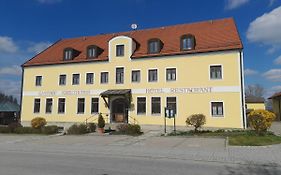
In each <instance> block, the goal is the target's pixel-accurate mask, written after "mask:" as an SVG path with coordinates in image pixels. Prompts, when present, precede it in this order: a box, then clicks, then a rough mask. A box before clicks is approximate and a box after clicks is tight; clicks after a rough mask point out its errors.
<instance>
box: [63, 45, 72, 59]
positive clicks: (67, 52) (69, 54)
mask: <svg viewBox="0 0 281 175" xmlns="http://www.w3.org/2000/svg"><path fill="white" fill-rule="evenodd" d="M73 57H74V49H72V48H67V49H64V53H63V60H72V59H73Z"/></svg>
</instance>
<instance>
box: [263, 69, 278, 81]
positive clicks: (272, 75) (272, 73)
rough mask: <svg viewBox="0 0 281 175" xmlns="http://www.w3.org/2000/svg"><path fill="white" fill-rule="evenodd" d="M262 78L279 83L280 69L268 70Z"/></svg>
mask: <svg viewBox="0 0 281 175" xmlns="http://www.w3.org/2000/svg"><path fill="white" fill-rule="evenodd" d="M263 76H264V77H265V78H266V79H268V80H270V81H275V82H279V81H280V82H281V69H270V70H269V71H267V72H265V73H264V74H263Z"/></svg>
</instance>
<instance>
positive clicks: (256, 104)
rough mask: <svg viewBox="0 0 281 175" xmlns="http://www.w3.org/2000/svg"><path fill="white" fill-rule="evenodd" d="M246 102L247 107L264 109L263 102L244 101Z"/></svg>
mask: <svg viewBox="0 0 281 175" xmlns="http://www.w3.org/2000/svg"><path fill="white" fill-rule="evenodd" d="M246 104H247V109H253V110H256V109H265V104H264V103H246Z"/></svg>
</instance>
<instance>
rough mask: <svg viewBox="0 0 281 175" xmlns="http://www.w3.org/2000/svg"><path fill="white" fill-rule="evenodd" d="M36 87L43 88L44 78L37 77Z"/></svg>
mask: <svg viewBox="0 0 281 175" xmlns="http://www.w3.org/2000/svg"><path fill="white" fill-rule="evenodd" d="M35 86H42V76H36V77H35Z"/></svg>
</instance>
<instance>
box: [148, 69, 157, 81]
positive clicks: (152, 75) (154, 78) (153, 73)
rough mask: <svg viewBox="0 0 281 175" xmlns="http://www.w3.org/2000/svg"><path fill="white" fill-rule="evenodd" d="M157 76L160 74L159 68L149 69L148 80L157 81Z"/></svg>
mask: <svg viewBox="0 0 281 175" xmlns="http://www.w3.org/2000/svg"><path fill="white" fill-rule="evenodd" d="M157 76H158V75H157V69H150V70H148V81H149V82H156V81H157V80H158V77H157Z"/></svg>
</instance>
